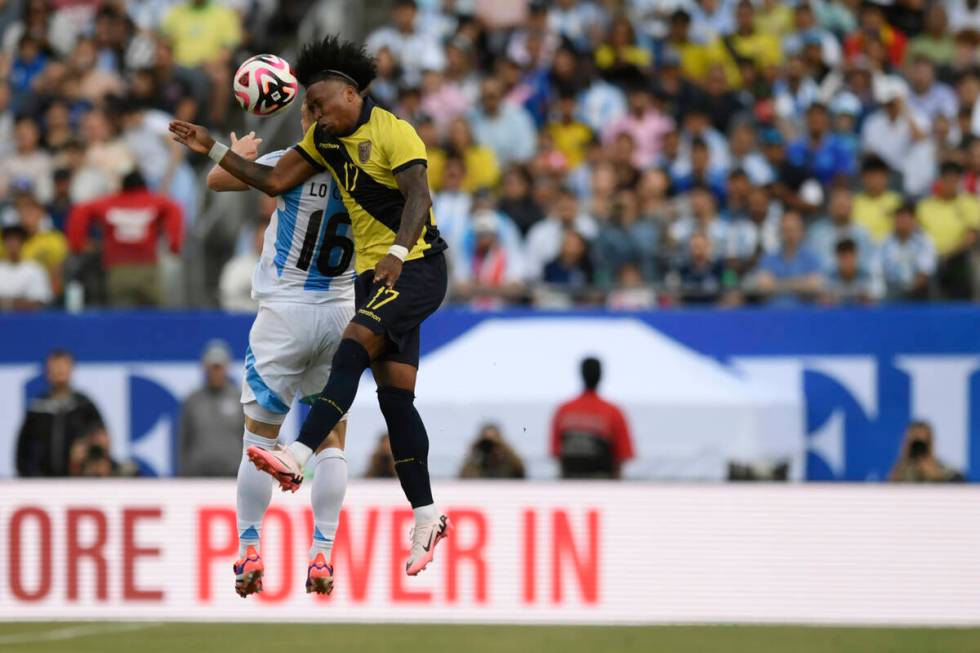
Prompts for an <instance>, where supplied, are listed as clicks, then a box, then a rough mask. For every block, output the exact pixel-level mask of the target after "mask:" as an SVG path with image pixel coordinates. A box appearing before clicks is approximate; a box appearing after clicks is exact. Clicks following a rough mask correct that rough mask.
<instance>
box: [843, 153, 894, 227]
mask: <svg viewBox="0 0 980 653" xmlns="http://www.w3.org/2000/svg"><path fill="white" fill-rule="evenodd" d="M888 175H889V169H888V164H886V163H885V162H884V161H882V160H881V159H880V158H879V157H877V156H875V155H873V154H872V155H869V156H868V157H867V158H866V159H865V160H864V163H862V164H861V192H860V193H858V194H857V195H855V196H854V221H855V222H856V223H858V224H859V225H861V226H862V227H864V228H865V229H867V230H868V233H870V234H871V238H872V239H873V240H874V241H875V242H876V243H881V242H883V241H884V240H885V239H886V238H888V237H889V236H890V235H891V234H892V229H893V227H894V224H893V220H892V216H893V215H894V214H895V211H896V210H897V209H898V207H899V206H901V204H902V197H901V196H900V195H899V194H898V193H896V192H895V191H891V190H888Z"/></svg>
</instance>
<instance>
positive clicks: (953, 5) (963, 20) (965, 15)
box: [946, 0, 980, 31]
mask: <svg viewBox="0 0 980 653" xmlns="http://www.w3.org/2000/svg"><path fill="white" fill-rule="evenodd" d="M946 11H947V12H949V24H950V25H953V26H954V27H955V28H956V29H961V30H967V29H972V30H974V31H980V0H946Z"/></svg>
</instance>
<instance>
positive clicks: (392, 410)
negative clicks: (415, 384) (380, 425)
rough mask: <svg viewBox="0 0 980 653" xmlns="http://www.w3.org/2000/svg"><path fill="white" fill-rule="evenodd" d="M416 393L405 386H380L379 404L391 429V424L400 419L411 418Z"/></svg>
mask: <svg viewBox="0 0 980 653" xmlns="http://www.w3.org/2000/svg"><path fill="white" fill-rule="evenodd" d="M414 402H415V393H414V392H412V391H411V390H405V389H404V388H396V387H394V386H390V385H383V386H380V387H378V406H379V407H380V408H381V414H382V415H384V417H385V421H387V422H388V423H389V427H388V430H389V431H391V426H390V424H391V423H392V421H394V422H395V423H397V422H399V421H400V420H407V419H410V418H411V416H412V410H413V408H414V405H413V404H414Z"/></svg>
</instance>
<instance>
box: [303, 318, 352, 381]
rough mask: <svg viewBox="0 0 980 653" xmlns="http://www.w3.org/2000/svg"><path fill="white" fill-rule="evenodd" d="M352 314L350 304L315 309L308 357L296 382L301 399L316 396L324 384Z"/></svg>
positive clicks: (328, 376)
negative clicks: (312, 340)
mask: <svg viewBox="0 0 980 653" xmlns="http://www.w3.org/2000/svg"><path fill="white" fill-rule="evenodd" d="M353 315H354V306H353V304H346V303H337V304H325V305H322V306H320V307H319V310H318V311H317V314H316V321H315V326H314V327H313V328H314V333H313V335H314V341H315V342H314V346H313V347H312V349H311V357H310V360H309V364H308V365H307V367H306V369H305V370H304V372H303V373H302V375H301V377H300V380H299V386H298V391H299V395H300V397H301V398H302V399H304V400H308V399H310V398H311V397H314V396H316V395H319V394H320V391H321V390H323V386H325V385H326V384H327V379H329V378H330V370H331V366H332V364H333V357H334V354H335V353H337V347H338V346H340V341H341V340H342V339H343V338H344V332H345V329H346V328H347V325H348V323H349V322H350V320H351V317H353Z"/></svg>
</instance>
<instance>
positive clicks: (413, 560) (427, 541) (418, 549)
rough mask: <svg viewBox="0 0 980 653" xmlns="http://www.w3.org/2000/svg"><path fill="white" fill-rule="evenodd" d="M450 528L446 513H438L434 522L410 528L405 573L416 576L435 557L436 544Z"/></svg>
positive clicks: (445, 536) (446, 535) (446, 534)
mask: <svg viewBox="0 0 980 653" xmlns="http://www.w3.org/2000/svg"><path fill="white" fill-rule="evenodd" d="M452 530H453V525H452V522H450V521H449V517H447V516H446V515H439V518H438V519H436V520H435V521H434V522H431V523H429V524H425V525H424V526H415V527H414V528H413V529H412V550H411V552H410V553H409V554H408V562H406V563H405V573H407V574H408V575H409V576H417V575H418V573H419V572H420V571H422V570H423V569H425V568H426V567H427V566H428V565H429V563H430V562H432V559H433V558H434V557H435V554H436V545H437V544H439V542H441V541H442V540H443V539H445V538H447V537H449V533H450V532H452Z"/></svg>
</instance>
